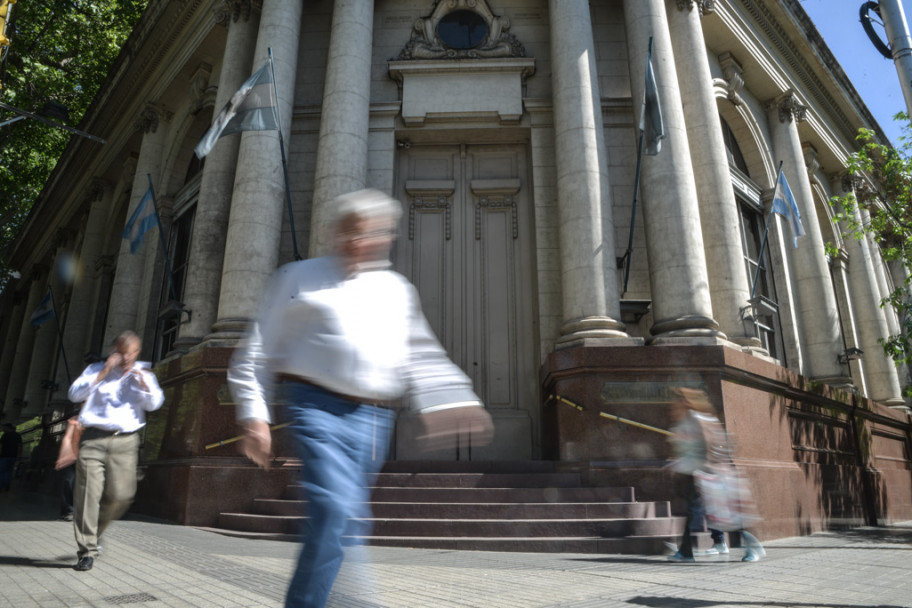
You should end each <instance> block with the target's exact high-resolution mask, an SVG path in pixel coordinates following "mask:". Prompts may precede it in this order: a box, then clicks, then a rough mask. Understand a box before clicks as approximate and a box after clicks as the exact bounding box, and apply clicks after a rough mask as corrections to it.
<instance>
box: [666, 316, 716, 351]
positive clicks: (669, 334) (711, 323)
mask: <svg viewBox="0 0 912 608" xmlns="http://www.w3.org/2000/svg"><path fill="white" fill-rule="evenodd" d="M649 332H650V333H651V334H652V335H653V338H652V340H655V339H657V338H659V337H662V338H720V339H722V340H727V339H728V338H727V336H726V335H725V334H724V333H722V332H721V331H720V330H719V324H718V323H717V322H716V320H715V319H713V318H711V317H704V316H702V315H687V316H683V317H677V318H674V319H665V320H663V321H657V322H656V323H654V324H653V326H652V327H651V328H650V330H649ZM652 340H650V341H649V343H650V344H652V343H653V342H652Z"/></svg>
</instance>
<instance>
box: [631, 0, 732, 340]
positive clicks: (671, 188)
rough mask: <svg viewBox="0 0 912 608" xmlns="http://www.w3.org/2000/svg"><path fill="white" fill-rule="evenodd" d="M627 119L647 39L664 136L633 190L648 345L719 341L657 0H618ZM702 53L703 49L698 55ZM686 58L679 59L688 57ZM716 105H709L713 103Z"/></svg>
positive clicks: (639, 93)
mask: <svg viewBox="0 0 912 608" xmlns="http://www.w3.org/2000/svg"><path fill="white" fill-rule="evenodd" d="M624 15H625V20H626V25H627V48H628V56H629V61H630V80H631V95H632V98H633V106H634V118H635V120H636V121H637V124H638V123H639V119H640V112H641V104H642V100H643V90H644V86H645V73H646V56H647V52H648V49H649V37H650V36H652V37H653V40H654V47H653V54H652V65H653V69H654V71H655V77H656V83H657V85H658V94H659V103H660V104H661V106H662V113H663V116H664V120H665V133H666V134H667V137H666V138H665V139H664V140H663V141H662V149H661V151H660V152H659V153H658V154H657V155H656V156H646V157H644V158H643V163H642V171H641V177H640V191H641V198H642V202H643V220H644V224H645V229H646V244H647V247H648V251H649V279H650V287H651V290H652V311H653V318H654V320H655V322H654V325H653V326H652V328H651V332H652V334H653V339H652V340H653V342H654V343H673V342H675V339H676V338H679V337H683V338H687V340H686V341H687V342H689V343H692V342H694V341H695V340H698V341H699V340H701V339H709V340H710V341H711V342H715V340H716V339H717V338H724V337H725V336H724V334H722V333H721V332H720V331H719V324H718V323H717V322H716V321H715V319H714V318H713V309H712V298H711V296H710V290H709V277H708V276H707V269H706V258H705V256H704V248H703V235H702V226H701V225H700V209H699V204H698V202H697V188H696V184H695V183H694V175H693V174H694V165H693V163H692V161H691V156H690V147H689V144H688V135H687V127H686V122H685V117H684V111H683V104H682V101H681V91H680V89H679V85H678V74H677V69H676V67H675V60H674V56H673V51H672V45H671V34H670V32H669V29H668V18H667V15H666V12H665V3H664V1H663V0H624ZM700 55H701V57H702V56H703V55H705V50H702V51H701V52H700ZM693 60H694V58H693V57H685V58H682V61H684V62H687V61H693ZM712 108H713V110H714V109H715V102H714V101H713V102H712Z"/></svg>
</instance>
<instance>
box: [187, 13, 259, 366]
mask: <svg viewBox="0 0 912 608" xmlns="http://www.w3.org/2000/svg"><path fill="white" fill-rule="evenodd" d="M228 4H229V8H230V9H231V10H230V11H225V12H224V13H223V14H222V15H221V16H220V17H221V18H222V19H223V22H224V23H225V25H226V26H227V27H228V39H227V41H226V43H225V53H224V55H223V56H222V66H221V73H220V75H219V82H218V93H217V94H216V96H215V107H214V108H213V114H217V113H218V112H219V111H221V109H222V108H223V107H224V106H225V104H226V103H228V100H229V99H231V96H232V95H234V93H235V92H236V91H237V90H238V89H239V88H240V86H241V84H242V83H243V82H244V81H245V80H246V79H247V78H249V77H250V74H251V73H253V71H254V70H255V69H259V66H253V53H254V49H255V46H256V34H257V29H258V28H259V25H260V10H261V9H262V2H261V1H257V2H254V1H252V0H246V1H240V0H233V1H231V2H229V3H228ZM240 143H241V137H240V136H238V135H235V136H229V137H223V138H221V139H220V140H219V141H218V142H217V143H216V144H215V147H214V148H213V149H212V151H211V152H210V153H209V155H208V156H207V157H206V164H205V165H204V166H203V175H202V177H201V180H200V193H199V199H198V200H197V203H196V216H195V217H194V221H193V236H192V237H191V239H190V257H189V261H188V265H187V279H186V281H185V285H184V296H183V300H184V302H183V303H184V306H185V307H186V308H187V309H188V310H189V311H190V318H189V320H188V321H187V322H186V323H184V324H182V325H181V326H180V333H179V335H178V339H177V341H176V343H175V347H176V348H177V349H186V348H188V347H190V346H193V345H194V344H196V343H198V342H199V341H200V340H201V339H202V338H203V337H204V336H206V335H208V334H209V332H210V331H211V330H212V325H213V324H214V323H215V321H216V318H217V313H218V295H219V288H220V285H221V282H222V261H223V259H224V256H225V236H226V233H227V232H228V212H229V210H230V208H231V191H232V188H233V186H234V177H235V169H236V167H237V159H238V148H239V147H240Z"/></svg>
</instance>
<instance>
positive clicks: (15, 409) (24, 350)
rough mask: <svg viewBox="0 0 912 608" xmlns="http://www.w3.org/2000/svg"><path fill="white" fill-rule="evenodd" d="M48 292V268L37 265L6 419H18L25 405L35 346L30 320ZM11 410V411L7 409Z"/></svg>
mask: <svg viewBox="0 0 912 608" xmlns="http://www.w3.org/2000/svg"><path fill="white" fill-rule="evenodd" d="M46 293H47V268H46V267H43V266H36V267H35V268H33V269H32V272H31V284H30V285H29V292H28V294H29V295H28V300H27V301H26V303H25V309H24V311H23V315H22V327H21V329H20V330H19V338H18V339H17V340H16V355H15V359H14V360H13V364H12V371H11V372H10V375H9V383H8V384H7V386H6V398H5V399H4V403H5V406H4V419H7V417H9V419H18V418H19V416H20V414H21V411H22V407H23V406H24V405H25V404H24V401H25V386H26V383H27V381H28V373H29V365H31V363H32V352H33V350H34V347H35V328H34V327H32V324H31V323H30V322H29V319H30V318H31V316H32V312H34V310H35V309H36V308H37V307H38V304H39V303H40V302H41V298H43V297H44V294H46ZM7 410H9V411H7Z"/></svg>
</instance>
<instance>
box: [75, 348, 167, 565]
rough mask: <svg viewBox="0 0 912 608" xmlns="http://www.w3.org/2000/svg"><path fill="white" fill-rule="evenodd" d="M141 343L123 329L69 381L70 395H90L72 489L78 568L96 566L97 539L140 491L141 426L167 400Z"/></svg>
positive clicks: (77, 398)
mask: <svg viewBox="0 0 912 608" xmlns="http://www.w3.org/2000/svg"><path fill="white" fill-rule="evenodd" d="M141 348H142V342H141V341H140V339H139V336H137V335H136V334H135V333H133V332H132V331H125V332H123V333H121V334H120V335H119V336H117V338H116V339H115V340H114V345H113V349H112V352H111V354H110V355H109V356H108V358H107V359H106V360H105V361H103V362H98V363H93V364H91V365H89V366H88V367H87V368H86V369H85V371H83V372H82V375H81V376H79V377H78V378H77V379H76V381H75V382H73V384H72V385H71V386H70V390H69V394H68V396H69V398H70V401H73V402H74V403H79V402H82V401H85V404H84V405H83V407H82V411H81V412H80V414H79V424H80V425H81V426H82V427H83V432H82V437H81V438H80V440H79V454H78V456H77V458H76V484H75V487H74V490H73V506H74V519H73V522H74V528H75V534H76V545H77V552H76V555H77V557H78V561H77V563H76V565H75V566H74V568H75V569H76V570H81V571H85V570H91V569H92V565H93V563H94V560H95V558H96V557H97V556H98V539H99V538H100V537H101V535H102V534H103V533H104V531H105V528H107V526H108V524H109V523H111V522H112V521H113V520H115V519H118V518H119V517H121V516H122V515H123V514H124V513H126V511H127V509H129V508H130V504H132V502H133V497H134V495H135V494H136V465H137V461H138V459H139V443H140V435H139V430H140V429H142V427H143V426H145V424H146V412H150V411H154V410H157V409H158V408H160V407H161V405H162V403H163V402H164V400H165V398H164V394H163V393H162V390H161V388H160V387H159V386H158V380H156V378H155V374H153V373H152V370H151V369H150V367H151V365H150V364H149V363H146V362H140V361H137V360H136V359H137V358H138V357H139V352H140V350H141Z"/></svg>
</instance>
